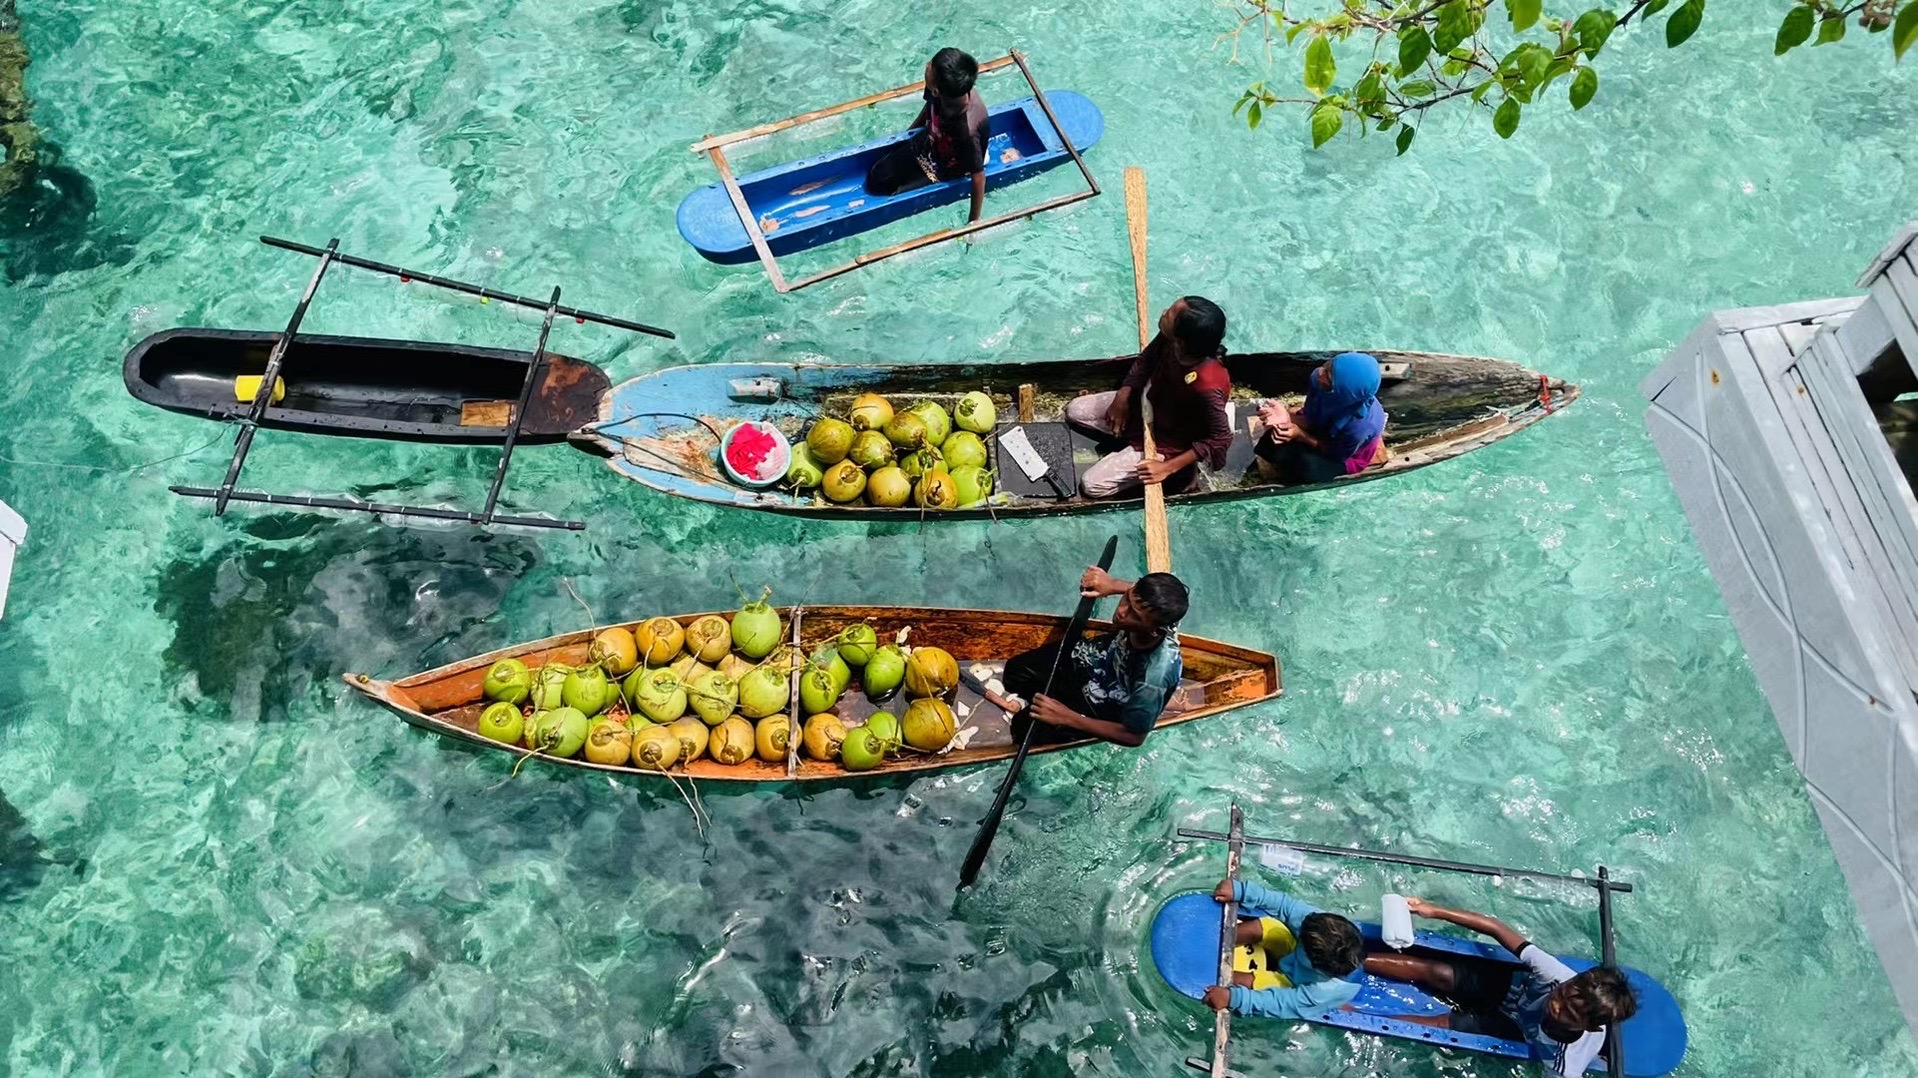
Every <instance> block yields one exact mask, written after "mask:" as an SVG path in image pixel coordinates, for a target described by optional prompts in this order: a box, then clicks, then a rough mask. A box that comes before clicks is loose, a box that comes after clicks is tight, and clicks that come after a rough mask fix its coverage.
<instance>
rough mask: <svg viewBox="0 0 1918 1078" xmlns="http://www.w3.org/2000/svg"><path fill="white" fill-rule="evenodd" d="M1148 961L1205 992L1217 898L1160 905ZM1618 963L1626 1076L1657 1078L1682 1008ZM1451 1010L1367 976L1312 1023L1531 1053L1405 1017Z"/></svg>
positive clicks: (1210, 976)
mask: <svg viewBox="0 0 1918 1078" xmlns="http://www.w3.org/2000/svg"><path fill="white" fill-rule="evenodd" d="M1359 931H1360V932H1361V933H1362V934H1363V935H1364V936H1365V945H1366V949H1367V950H1370V951H1384V950H1386V949H1387V948H1386V946H1385V943H1384V941H1383V940H1381V939H1380V937H1379V926H1378V925H1375V924H1365V923H1360V924H1359ZM1420 952H1424V953H1426V954H1433V953H1438V954H1445V955H1449V956H1456V957H1463V958H1468V959H1477V960H1479V961H1482V962H1496V963H1502V964H1505V965H1511V966H1516V965H1518V959H1517V958H1516V957H1515V956H1513V954H1512V953H1511V952H1510V951H1507V950H1506V949H1505V948H1503V947H1500V946H1499V945H1497V944H1495V943H1490V942H1482V941H1479V940H1469V939H1460V938H1458V937H1457V936H1443V935H1439V934H1438V933H1436V932H1420V933H1418V934H1417V940H1416V942H1414V943H1413V944H1412V946H1411V947H1410V948H1408V949H1407V950H1406V952H1405V953H1407V954H1418V953H1420ZM1559 961H1561V962H1564V963H1565V964H1566V965H1568V966H1570V967H1572V968H1573V969H1575V970H1587V969H1590V968H1591V967H1593V966H1595V965H1597V964H1598V963H1596V962H1593V961H1592V960H1590V959H1587V958H1571V957H1566V956H1560V958H1559ZM1152 963H1153V965H1155V966H1157V967H1158V969H1159V976H1161V977H1163V978H1165V983H1166V984H1167V985H1169V986H1171V988H1172V989H1173V991H1175V992H1178V993H1179V994H1181V995H1185V996H1190V997H1192V998H1193V999H1198V998H1199V997H1201V996H1203V995H1205V990H1206V989H1207V988H1209V987H1211V986H1212V985H1213V984H1214V983H1215V982H1216V981H1217V979H1218V975H1219V903H1218V902H1217V901H1216V900H1215V899H1213V897H1212V896H1211V895H1210V894H1208V893H1206V892H1202V891H1195V892H1191V893H1189V894H1183V895H1178V896H1175V897H1174V898H1173V899H1172V900H1171V901H1169V902H1167V903H1166V904H1165V905H1164V906H1162V907H1160V909H1159V914H1158V916H1157V917H1155V918H1153V920H1152ZM1620 968H1621V969H1623V970H1624V972H1625V976H1626V979H1627V980H1629V981H1630V982H1631V985H1632V990H1633V991H1635V992H1636V993H1638V1013H1637V1014H1635V1015H1633V1016H1632V1018H1631V1020H1630V1021H1628V1022H1626V1023H1625V1024H1624V1026H1622V1027H1620V1029H1619V1036H1620V1038H1621V1039H1623V1041H1624V1043H1625V1073H1626V1075H1628V1076H1629V1078H1660V1076H1661V1075H1666V1074H1670V1073H1671V1072H1672V1071H1674V1070H1677V1069H1678V1064H1679V1062H1680V1061H1681V1060H1683V1059H1684V1058H1685V1040H1686V1034H1685V1018H1684V1016H1683V1015H1682V1014H1680V1013H1679V1010H1678V1001H1677V1000H1675V999H1673V998H1672V994H1671V993H1670V992H1668V991H1666V990H1665V986H1664V985H1662V984H1659V983H1658V982H1657V981H1655V980H1653V979H1652V978H1651V977H1650V976H1649V975H1647V974H1645V973H1641V972H1640V971H1638V970H1635V969H1631V968H1629V967H1623V966H1621V967H1620ZM1449 1009H1450V1008H1448V1007H1447V1006H1446V1004H1445V1003H1443V1002H1441V1001H1440V1000H1438V999H1435V998H1433V997H1432V996H1430V995H1428V994H1426V993H1425V991H1424V990H1422V989H1420V988H1418V987H1416V986H1414V985H1410V984H1406V983H1405V982H1403V981H1392V980H1387V979H1385V978H1383V977H1373V976H1370V975H1367V976H1366V978H1365V985H1364V987H1362V988H1361V989H1360V990H1359V994H1358V998H1356V999H1354V1000H1353V1001H1352V1002H1351V1003H1350V1004H1348V1005H1347V1006H1346V1007H1345V1008H1344V1009H1342V1010H1337V1011H1333V1012H1332V1013H1331V1014H1329V1015H1327V1016H1326V1017H1324V1018H1320V1019H1316V1020H1314V1021H1315V1024H1317V1025H1324V1026H1335V1027H1337V1028H1339V1029H1349V1030H1352V1031H1353V1032H1356V1033H1371V1034H1375V1035H1377V1036H1381V1037H1400V1038H1403V1039H1405V1040H1411V1041H1424V1042H1426V1043H1428V1044H1434V1045H1438V1046H1440V1047H1444V1048H1454V1049H1457V1050H1459V1051H1461V1052H1477V1053H1480V1054H1482V1055H1491V1056H1503V1057H1505V1058H1507V1059H1530V1058H1531V1057H1532V1053H1531V1048H1530V1046H1528V1045H1527V1044H1526V1043H1525V1042H1524V1041H1508V1040H1504V1039H1503V1038H1499V1037H1488V1036H1483V1035H1480V1034H1473V1033H1454V1032H1452V1031H1451V1030H1449V1029H1437V1028H1434V1027H1432V1026H1424V1025H1419V1024H1418V1023H1416V1022H1407V1021H1405V1020H1404V1019H1405V1017H1406V1016H1408V1015H1411V1016H1418V1017H1427V1016H1430V1015H1436V1014H1444V1013H1445V1012H1446V1011H1447V1010H1449ZM1604 1069H1605V1064H1604V1060H1603V1058H1602V1057H1601V1058H1600V1059H1597V1060H1594V1061H1593V1063H1592V1067H1591V1070H1590V1071H1589V1072H1588V1073H1594V1074H1599V1073H1603V1072H1604Z"/></svg>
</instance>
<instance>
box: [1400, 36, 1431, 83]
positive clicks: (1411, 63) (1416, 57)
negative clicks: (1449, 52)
mask: <svg viewBox="0 0 1918 1078" xmlns="http://www.w3.org/2000/svg"><path fill="white" fill-rule="evenodd" d="M1430 55H1432V35H1430V34H1428V33H1426V32H1425V27H1423V26H1420V25H1418V24H1417V23H1408V24H1406V25H1405V26H1403V27H1401V28H1400V29H1399V78H1404V77H1405V76H1407V75H1410V74H1412V73H1413V72H1415V71H1417V70H1418V69H1419V68H1420V67H1421V66H1423V65H1424V63H1425V58H1426V57H1428V56H1430Z"/></svg>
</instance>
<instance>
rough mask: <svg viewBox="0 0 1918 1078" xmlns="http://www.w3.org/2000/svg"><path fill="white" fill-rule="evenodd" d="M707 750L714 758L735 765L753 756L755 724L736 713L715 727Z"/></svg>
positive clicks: (728, 765) (728, 764)
mask: <svg viewBox="0 0 1918 1078" xmlns="http://www.w3.org/2000/svg"><path fill="white" fill-rule="evenodd" d="M706 751H707V753H708V754H709V755H711V756H712V758H713V759H715V760H717V761H719V762H720V763H722V764H725V765H726V766H727V767H734V766H737V765H739V764H743V763H745V762H746V761H747V760H750V759H752V758H753V724H752V723H750V722H747V721H746V720H745V719H742V718H740V717H739V716H737V715H735V716H733V717H732V718H730V719H727V720H726V721H725V722H722V723H720V724H719V725H718V726H715V727H713V732H712V740H711V741H710V742H709V743H708V744H707V746H706Z"/></svg>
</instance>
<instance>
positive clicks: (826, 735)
mask: <svg viewBox="0 0 1918 1078" xmlns="http://www.w3.org/2000/svg"><path fill="white" fill-rule="evenodd" d="M845 740H846V725H845V724H844V723H842V722H840V721H839V716H837V715H834V714H833V713H832V712H830V711H822V712H820V713H819V714H817V715H814V716H813V717H812V718H810V719H807V720H806V734H805V745H806V755H808V756H810V757H812V758H813V759H815V760H828V761H831V762H833V763H838V762H839V746H840V745H841V744H843V743H844V742H845Z"/></svg>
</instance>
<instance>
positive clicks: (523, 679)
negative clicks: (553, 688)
mask: <svg viewBox="0 0 1918 1078" xmlns="http://www.w3.org/2000/svg"><path fill="white" fill-rule="evenodd" d="M480 691H481V692H483V693H485V694H486V698H487V699H488V700H498V701H500V702H502V703H507V704H520V703H525V702H526V697H527V696H528V695H529V694H531V693H532V691H533V674H532V672H531V671H529V670H527V669H526V664H525V663H523V662H520V661H519V660H518V659H501V660H500V661H498V662H496V663H494V664H493V665H492V666H491V667H489V668H488V669H487V671H486V681H485V682H484V683H482V684H481V686H480Z"/></svg>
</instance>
